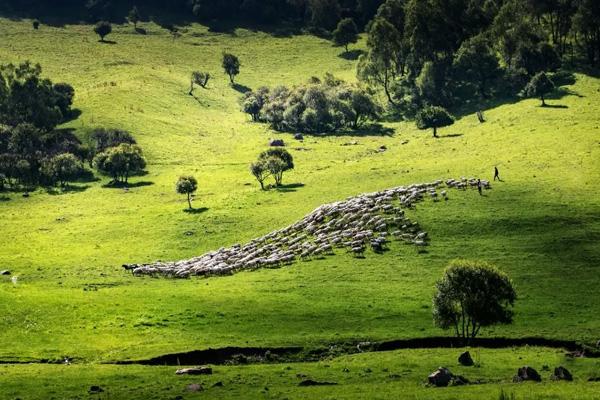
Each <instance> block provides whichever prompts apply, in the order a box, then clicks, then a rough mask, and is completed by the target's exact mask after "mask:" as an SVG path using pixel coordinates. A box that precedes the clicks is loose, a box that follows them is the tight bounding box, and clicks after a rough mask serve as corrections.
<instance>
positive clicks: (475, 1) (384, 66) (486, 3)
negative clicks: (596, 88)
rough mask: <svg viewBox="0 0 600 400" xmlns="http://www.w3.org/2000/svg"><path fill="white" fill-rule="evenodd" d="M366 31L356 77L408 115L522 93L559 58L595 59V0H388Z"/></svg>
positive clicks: (599, 30) (598, 26) (598, 28)
mask: <svg viewBox="0 0 600 400" xmlns="http://www.w3.org/2000/svg"><path fill="white" fill-rule="evenodd" d="M366 30H367V34H368V39H367V46H368V53H367V54H365V55H363V56H362V57H361V60H360V63H359V71H358V72H359V77H360V78H361V79H362V80H363V81H365V82H367V83H369V84H371V85H373V86H377V87H379V88H381V89H382V90H383V92H384V93H385V95H386V97H387V99H388V101H389V103H391V104H392V105H395V106H397V108H398V109H400V110H401V111H402V112H404V113H406V114H412V115H414V114H415V113H416V112H417V111H418V110H419V109H420V108H422V107H423V106H425V105H428V104H433V105H441V106H457V105H460V104H464V101H465V100H472V99H478V98H491V97H496V96H506V95H509V96H513V95H515V94H518V93H524V91H523V90H524V89H525V87H526V85H527V84H528V83H529V82H531V81H532V80H533V78H534V77H536V76H538V77H537V78H536V82H537V81H541V80H540V76H539V75H540V74H544V73H547V72H554V71H558V70H559V69H560V68H561V67H563V66H564V65H565V64H568V63H574V62H584V63H587V64H589V65H593V66H598V65H599V63H600V2H597V1H595V0H387V1H385V3H384V4H383V5H382V6H381V7H380V8H379V9H378V12H377V14H376V16H375V17H374V18H373V19H372V21H371V22H370V23H369V24H368V26H367V29H366ZM548 76H549V77H550V79H552V80H553V81H554V83H556V84H561V82H562V81H564V80H565V79H567V78H568V79H572V78H571V77H569V76H568V74H566V73H563V72H559V73H554V74H549V75H548ZM529 92H530V93H538V94H539V93H545V92H546V89H545V90H544V91H543V92H540V90H529ZM411 111H412V112H411Z"/></svg>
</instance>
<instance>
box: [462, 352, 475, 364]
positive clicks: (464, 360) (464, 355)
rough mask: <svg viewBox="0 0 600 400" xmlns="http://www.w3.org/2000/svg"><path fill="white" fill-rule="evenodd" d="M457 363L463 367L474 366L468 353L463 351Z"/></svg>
mask: <svg viewBox="0 0 600 400" xmlns="http://www.w3.org/2000/svg"><path fill="white" fill-rule="evenodd" d="M458 362H459V363H460V365H463V366H465V367H472V366H473V365H475V363H474V362H473V358H472V357H471V353H469V352H468V351H465V352H464V353H462V354H461V355H460V356H458Z"/></svg>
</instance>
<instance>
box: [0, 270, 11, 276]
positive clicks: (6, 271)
mask: <svg viewBox="0 0 600 400" xmlns="http://www.w3.org/2000/svg"><path fill="white" fill-rule="evenodd" d="M0 275H10V271H9V270H7V269H5V270H2V271H0Z"/></svg>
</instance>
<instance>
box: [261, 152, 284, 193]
mask: <svg viewBox="0 0 600 400" xmlns="http://www.w3.org/2000/svg"><path fill="white" fill-rule="evenodd" d="M264 164H265V166H266V168H267V170H268V171H269V173H270V174H271V176H273V178H274V179H275V186H277V187H279V186H281V182H282V180H283V172H284V171H286V170H287V169H286V167H287V164H286V163H285V162H284V161H283V160H282V159H281V158H279V157H275V156H271V157H269V158H267V159H265V160H264Z"/></svg>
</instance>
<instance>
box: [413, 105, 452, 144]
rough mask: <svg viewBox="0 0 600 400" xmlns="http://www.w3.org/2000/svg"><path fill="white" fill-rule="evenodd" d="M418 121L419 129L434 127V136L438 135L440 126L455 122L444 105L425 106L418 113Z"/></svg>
mask: <svg viewBox="0 0 600 400" xmlns="http://www.w3.org/2000/svg"><path fill="white" fill-rule="evenodd" d="M416 122H417V128H419V129H430V128H433V137H438V135H437V130H438V128H443V127H444V126H450V125H452V124H454V118H453V117H452V115H450V113H448V111H446V109H445V108H443V107H438V106H425V107H424V108H423V109H421V110H420V111H419V112H418V113H417V117H416Z"/></svg>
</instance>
